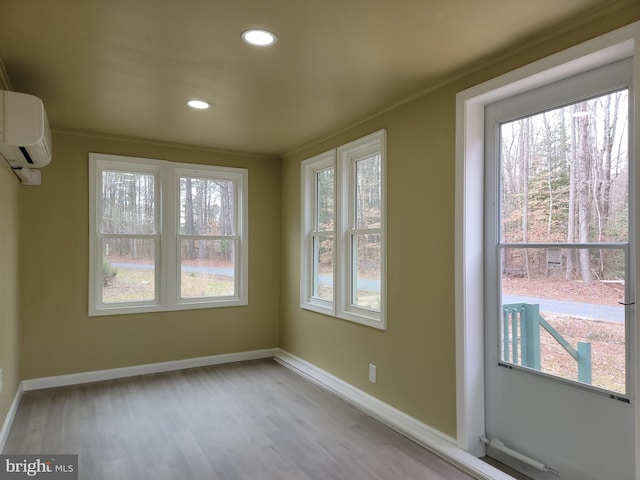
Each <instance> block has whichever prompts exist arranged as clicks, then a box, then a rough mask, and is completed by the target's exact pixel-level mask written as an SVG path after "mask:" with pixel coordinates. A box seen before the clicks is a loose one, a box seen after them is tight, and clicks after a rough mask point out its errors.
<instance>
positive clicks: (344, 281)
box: [300, 129, 387, 330]
mask: <svg viewBox="0 0 640 480" xmlns="http://www.w3.org/2000/svg"><path fill="white" fill-rule="evenodd" d="M375 154H378V155H380V162H381V226H380V228H376V229H367V230H357V229H356V228H355V221H356V218H355V198H356V163H357V161H359V160H361V159H364V158H366V157H370V156H371V155H375ZM328 168H334V175H335V176H334V178H335V184H334V185H335V189H334V195H335V198H334V205H335V219H334V225H335V231H334V232H333V233H334V242H335V243H334V273H333V286H334V299H333V301H327V300H325V299H320V298H317V297H314V295H313V288H314V271H315V269H314V253H313V242H314V238H317V236H318V235H319V234H326V233H327V232H316V231H314V228H315V225H316V224H317V222H316V218H315V217H316V212H317V208H316V199H317V192H316V178H317V177H316V176H317V174H318V172H321V171H323V170H326V169H328ZM301 177H302V178H301V183H302V219H301V236H300V238H301V248H300V251H301V261H300V265H301V271H300V279H301V282H300V283H301V289H300V306H301V308H303V309H306V310H312V311H315V312H319V313H322V314H325V315H330V316H334V317H337V318H341V319H344V320H349V321H352V322H355V323H359V324H362V325H367V326H370V327H374V328H377V329H380V330H386V328H387V323H386V130H384V129H383V130H379V131H377V132H374V133H372V134H370V135H367V136H365V137H362V138H360V139H358V140H355V141H353V142H350V143H348V144H345V145H342V146H340V147H338V148H336V149H333V150H330V151H327V152H324V153H322V154H320V155H316V156H315V157H312V158H309V159H307V160H305V161H303V162H302V169H301ZM362 233H371V234H379V235H380V239H381V240H380V241H381V250H380V252H381V259H380V262H381V265H380V276H381V278H380V289H381V291H380V310H379V311H377V310H375V311H374V310H371V309H367V308H364V307H360V306H357V305H353V303H352V302H351V296H352V287H353V284H354V281H355V277H354V272H353V270H354V258H353V254H352V248H351V242H352V239H353V237H354V236H355V235H358V234H362Z"/></svg>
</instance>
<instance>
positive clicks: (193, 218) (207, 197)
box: [179, 177, 235, 235]
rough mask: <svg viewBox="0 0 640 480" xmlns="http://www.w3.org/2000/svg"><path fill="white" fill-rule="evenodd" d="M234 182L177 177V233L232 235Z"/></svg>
mask: <svg viewBox="0 0 640 480" xmlns="http://www.w3.org/2000/svg"><path fill="white" fill-rule="evenodd" d="M234 209H235V205H234V184H233V182H232V181H230V180H211V179H206V178H194V177H180V232H179V233H180V234H181V235H235V212H234Z"/></svg>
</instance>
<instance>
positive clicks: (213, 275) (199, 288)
mask: <svg viewBox="0 0 640 480" xmlns="http://www.w3.org/2000/svg"><path fill="white" fill-rule="evenodd" d="M180 252H181V260H180V297H181V298H203V297H228V296H233V295H235V293H236V292H235V254H234V240H231V239H229V240H191V239H183V240H181V241H180Z"/></svg>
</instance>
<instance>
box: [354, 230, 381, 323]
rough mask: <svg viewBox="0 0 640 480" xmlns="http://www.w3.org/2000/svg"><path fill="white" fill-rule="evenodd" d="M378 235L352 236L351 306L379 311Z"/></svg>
mask: <svg viewBox="0 0 640 480" xmlns="http://www.w3.org/2000/svg"><path fill="white" fill-rule="evenodd" d="M380 238H381V236H380V234H366V235H354V236H353V241H352V249H353V260H354V261H353V264H354V270H355V271H353V273H352V274H353V279H352V281H353V284H352V292H351V303H352V305H355V306H358V307H363V308H367V309H369V310H374V311H377V312H379V311H380V298H381V281H380V280H381V256H380Z"/></svg>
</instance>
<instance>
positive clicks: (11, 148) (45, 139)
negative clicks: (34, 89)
mask: <svg viewBox="0 0 640 480" xmlns="http://www.w3.org/2000/svg"><path fill="white" fill-rule="evenodd" d="M0 155H2V157H4V159H5V160H6V161H7V162H8V163H9V165H10V166H11V168H12V169H13V171H14V172H15V173H16V175H18V177H20V180H21V181H22V183H24V184H26V185H39V184H40V172H39V171H37V170H32V169H35V168H41V167H44V166H46V165H47V164H48V163H49V162H50V161H51V130H50V128H49V121H48V120H47V113H46V112H45V110H44V105H43V103H42V100H40V99H39V98H38V97H34V96H33V95H28V94H26V93H18V92H12V91H9V90H0Z"/></svg>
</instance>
